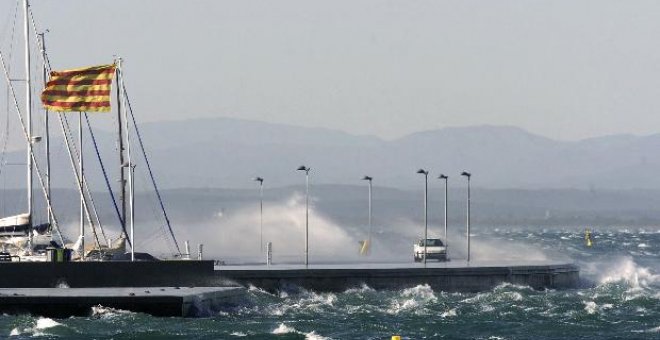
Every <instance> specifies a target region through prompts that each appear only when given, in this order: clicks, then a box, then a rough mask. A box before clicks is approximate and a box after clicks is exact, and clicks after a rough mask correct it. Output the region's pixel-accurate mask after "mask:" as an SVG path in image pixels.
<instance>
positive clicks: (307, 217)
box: [297, 165, 311, 268]
mask: <svg viewBox="0 0 660 340" xmlns="http://www.w3.org/2000/svg"><path fill="white" fill-rule="evenodd" d="M297 170H298V171H304V172H305V268H307V266H308V265H309V170H311V169H310V168H308V167H306V166H304V165H301V166H299V167H298V169H297Z"/></svg>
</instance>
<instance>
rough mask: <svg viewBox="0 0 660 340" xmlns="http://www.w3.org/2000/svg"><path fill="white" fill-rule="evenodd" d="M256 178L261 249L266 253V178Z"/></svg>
mask: <svg viewBox="0 0 660 340" xmlns="http://www.w3.org/2000/svg"><path fill="white" fill-rule="evenodd" d="M254 180H255V181H256V182H259V251H261V254H263V253H264V179H263V178H261V177H255V178H254Z"/></svg>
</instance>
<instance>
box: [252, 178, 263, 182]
mask: <svg viewBox="0 0 660 340" xmlns="http://www.w3.org/2000/svg"><path fill="white" fill-rule="evenodd" d="M254 180H255V181H256V182H259V183H263V182H264V179H263V178H261V177H255V178H254Z"/></svg>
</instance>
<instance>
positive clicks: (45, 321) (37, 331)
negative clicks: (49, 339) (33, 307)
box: [9, 317, 63, 336]
mask: <svg viewBox="0 0 660 340" xmlns="http://www.w3.org/2000/svg"><path fill="white" fill-rule="evenodd" d="M59 326H63V325H62V324H61V323H59V322H57V321H55V320H53V319H50V318H41V317H40V318H38V319H37V320H36V321H35V323H34V325H33V326H32V327H27V328H24V329H20V328H18V327H16V328H14V329H12V330H11V332H9V336H20V335H23V334H32V335H33V336H45V335H47V334H46V333H44V332H43V331H44V330H46V329H49V328H53V327H59Z"/></svg>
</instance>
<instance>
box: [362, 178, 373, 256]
mask: <svg viewBox="0 0 660 340" xmlns="http://www.w3.org/2000/svg"><path fill="white" fill-rule="evenodd" d="M362 180H363V181H369V237H368V238H367V254H371V181H372V180H373V178H372V177H370V176H364V177H363V178H362Z"/></svg>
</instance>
